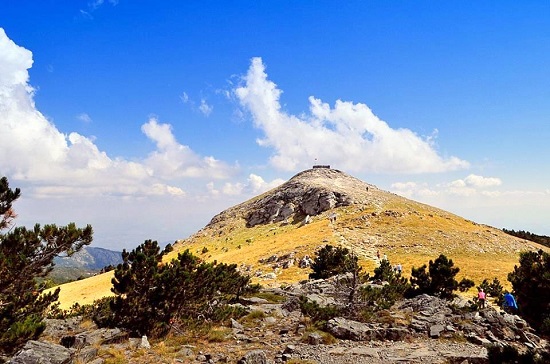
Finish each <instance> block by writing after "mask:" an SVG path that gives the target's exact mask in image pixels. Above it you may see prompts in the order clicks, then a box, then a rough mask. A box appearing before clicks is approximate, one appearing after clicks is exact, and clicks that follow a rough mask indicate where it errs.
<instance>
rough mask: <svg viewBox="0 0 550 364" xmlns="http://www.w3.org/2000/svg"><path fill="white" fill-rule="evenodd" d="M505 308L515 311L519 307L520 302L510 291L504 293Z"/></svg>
mask: <svg viewBox="0 0 550 364" xmlns="http://www.w3.org/2000/svg"><path fill="white" fill-rule="evenodd" d="M503 306H504V310H505V311H508V310H509V311H515V310H517V309H518V304H517V302H516V299H515V298H514V296H513V295H512V294H511V293H510V292H505V293H504V304H503Z"/></svg>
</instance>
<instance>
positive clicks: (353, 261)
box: [309, 244, 360, 279]
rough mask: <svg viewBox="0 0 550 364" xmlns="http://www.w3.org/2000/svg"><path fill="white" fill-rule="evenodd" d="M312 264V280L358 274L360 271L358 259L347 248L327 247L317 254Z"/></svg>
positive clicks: (310, 275) (310, 276)
mask: <svg viewBox="0 0 550 364" xmlns="http://www.w3.org/2000/svg"><path fill="white" fill-rule="evenodd" d="M315 255H316V256H315V259H314V260H313V263H312V264H311V269H312V270H313V272H312V273H310V274H309V278H311V279H326V278H329V277H332V276H335V275H338V274H343V273H350V272H352V273H353V272H358V271H359V270H360V267H359V264H358V263H357V257H356V256H355V255H353V254H351V253H350V251H349V250H348V249H347V248H342V247H337V248H334V247H333V246H332V245H328V244H327V245H325V246H324V247H323V248H321V249H319V250H318V251H317V252H316V253H315Z"/></svg>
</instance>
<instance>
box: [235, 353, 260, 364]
mask: <svg viewBox="0 0 550 364" xmlns="http://www.w3.org/2000/svg"><path fill="white" fill-rule="evenodd" d="M237 363H238V364H267V355H265V352H264V351H263V350H252V351H249V352H248V353H246V354H245V355H244V356H243V357H242V358H241V359H240V360H239V361H238V362H237Z"/></svg>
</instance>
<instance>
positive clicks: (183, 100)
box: [180, 91, 189, 104]
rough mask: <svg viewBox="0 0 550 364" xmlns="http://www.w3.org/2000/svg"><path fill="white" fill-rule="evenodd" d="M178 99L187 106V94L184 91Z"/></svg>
mask: <svg viewBox="0 0 550 364" xmlns="http://www.w3.org/2000/svg"><path fill="white" fill-rule="evenodd" d="M180 99H181V101H182V102H183V103H184V104H187V103H188V102H189V95H187V92H185V91H184V92H183V93H182V94H181V96H180Z"/></svg>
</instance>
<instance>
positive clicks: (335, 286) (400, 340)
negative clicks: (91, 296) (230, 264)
mask: <svg viewBox="0 0 550 364" xmlns="http://www.w3.org/2000/svg"><path fill="white" fill-rule="evenodd" d="M341 293H342V292H341V286H340V285H339V278H331V279H328V280H317V281H306V282H302V283H297V284H294V285H291V286H288V287H285V288H283V289H281V288H278V289H271V290H270V291H268V292H266V291H264V292H263V294H261V295H258V296H262V297H266V298H269V297H270V296H271V297H283V299H282V300H281V301H282V302H280V303H273V302H269V301H268V300H266V299H265V298H259V297H250V298H247V299H244V300H243V301H242V302H241V303H240V304H242V305H244V306H245V307H246V308H247V310H248V311H249V312H250V313H249V314H248V315H247V316H245V317H243V318H242V319H240V320H238V321H236V320H231V322H230V323H229V324H228V326H227V327H224V328H216V330H217V333H218V335H215V336H213V335H210V336H209V335H206V336H205V338H203V339H191V338H189V337H187V336H186V333H185V332H183V331H181V332H179V331H178V330H177V328H174V332H173V333H172V335H171V337H170V338H167V339H165V340H163V341H151V342H149V341H148V340H147V339H146V338H129V337H128V335H127V334H126V333H125V332H124V331H121V330H119V329H97V328H96V327H94V326H93V324H91V323H90V322H89V321H88V322H87V324H84V322H82V319H81V318H72V319H67V320H49V321H48V327H47V329H46V331H45V332H44V334H43V336H42V338H41V339H40V341H33V342H29V343H28V344H27V345H26V347H25V348H24V349H23V350H21V351H20V352H19V353H18V354H17V355H16V356H14V357H13V358H12V359H11V361H10V363H14V364H15V363H18V364H22V363H29V364H30V363H59V364H61V363H63V364H65V363H76V364H85V363H92V364H102V363H103V364H111V363H241V364H260V363H285V362H286V363H294V364H298V363H303V364H308V363H309V364H311V363H327V364H340V363H342V364H343V363H375V364H376V363H424V364H431V363H434V364H435V363H461V364H465V363H488V358H487V347H489V346H491V345H498V346H504V345H509V346H514V347H516V348H517V349H518V350H520V351H526V350H536V351H543V350H549V348H548V343H547V342H546V340H544V339H542V338H540V337H538V336H537V335H535V333H534V332H533V330H532V329H531V328H530V327H529V325H527V323H526V322H525V321H524V320H522V319H521V318H520V317H518V316H516V315H510V314H507V313H504V312H500V311H498V310H497V309H496V308H495V307H488V308H485V309H483V310H481V311H477V310H471V309H468V305H469V304H468V302H466V301H465V300H464V299H455V300H454V301H445V300H441V299H439V298H436V297H431V296H427V295H420V296H418V297H415V298H413V299H407V300H403V301H400V302H397V303H396V304H395V305H394V306H393V307H392V308H391V309H390V310H384V311H380V312H379V313H378V314H377V315H376V317H375V318H374V319H373V320H371V321H370V322H368V323H360V322H356V321H350V320H347V319H345V318H342V317H337V318H334V319H332V320H330V321H328V323H327V325H326V328H325V331H319V330H316V329H315V328H314V327H313V325H311V323H310V322H309V320H308V319H307V318H305V317H304V316H303V315H302V313H301V311H300V308H299V303H298V301H299V299H298V298H299V297H300V296H306V297H308V298H309V299H310V300H312V301H316V302H318V303H319V304H320V305H325V304H328V303H336V304H338V302H339V301H338V299H339V295H340V294H341ZM272 301H273V300H272Z"/></svg>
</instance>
